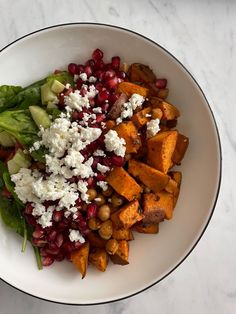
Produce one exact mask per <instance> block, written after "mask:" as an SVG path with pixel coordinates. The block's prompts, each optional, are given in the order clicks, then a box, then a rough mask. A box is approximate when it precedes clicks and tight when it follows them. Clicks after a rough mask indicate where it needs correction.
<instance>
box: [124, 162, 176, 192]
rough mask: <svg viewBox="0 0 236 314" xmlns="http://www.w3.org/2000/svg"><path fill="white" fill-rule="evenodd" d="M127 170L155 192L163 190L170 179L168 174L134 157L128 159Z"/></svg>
mask: <svg viewBox="0 0 236 314" xmlns="http://www.w3.org/2000/svg"><path fill="white" fill-rule="evenodd" d="M128 172H129V173H130V174H131V175H132V176H134V177H135V178H137V179H139V180H140V181H141V182H142V183H143V184H144V185H146V186H147V187H149V189H151V190H152V191H153V192H155V193H158V192H159V191H161V190H163V189H164V188H165V186H166V185H167V183H168V181H169V179H170V178H169V176H168V175H166V174H164V173H162V172H160V171H159V170H157V169H154V168H152V167H150V166H148V165H146V164H144V163H142V162H139V161H137V160H134V159H131V160H129V167H128Z"/></svg>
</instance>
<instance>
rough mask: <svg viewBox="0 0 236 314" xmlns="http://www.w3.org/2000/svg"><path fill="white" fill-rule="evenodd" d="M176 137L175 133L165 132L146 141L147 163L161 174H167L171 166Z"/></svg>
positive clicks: (176, 133)
mask: <svg viewBox="0 0 236 314" xmlns="http://www.w3.org/2000/svg"><path fill="white" fill-rule="evenodd" d="M177 136H178V132H177V131H165V132H159V133H157V135H155V136H153V137H151V138H150V139H148V140H147V162H148V164H149V165H150V166H152V167H154V168H155V169H157V170H160V171H161V172H164V173H167V172H168V170H169V169H170V167H171V166H172V155H173V153H174V150H175V146H176V142H177Z"/></svg>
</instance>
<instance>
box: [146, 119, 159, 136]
mask: <svg viewBox="0 0 236 314" xmlns="http://www.w3.org/2000/svg"><path fill="white" fill-rule="evenodd" d="M159 123H160V119H153V120H151V121H149V122H148V123H147V138H150V137H153V136H155V135H156V134H157V133H158V132H159V131H160V126H159Z"/></svg>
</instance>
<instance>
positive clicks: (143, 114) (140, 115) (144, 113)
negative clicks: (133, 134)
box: [132, 107, 152, 129]
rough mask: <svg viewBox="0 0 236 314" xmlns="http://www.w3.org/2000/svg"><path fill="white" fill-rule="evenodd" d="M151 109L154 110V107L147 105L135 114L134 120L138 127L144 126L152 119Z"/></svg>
mask: <svg viewBox="0 0 236 314" xmlns="http://www.w3.org/2000/svg"><path fill="white" fill-rule="evenodd" d="M151 111H152V108H151V107H147V108H144V109H143V110H140V111H139V112H137V113H135V114H134V115H133V117H132V121H133V123H134V124H135V126H136V127H137V128H138V129H139V128H141V127H142V126H144V125H145V124H146V123H147V122H148V121H150V119H151V114H150V113H151ZM149 115H150V116H149Z"/></svg>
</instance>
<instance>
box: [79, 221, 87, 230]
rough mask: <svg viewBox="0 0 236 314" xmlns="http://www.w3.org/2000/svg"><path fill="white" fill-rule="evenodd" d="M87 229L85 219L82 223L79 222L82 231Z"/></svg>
mask: <svg viewBox="0 0 236 314" xmlns="http://www.w3.org/2000/svg"><path fill="white" fill-rule="evenodd" d="M85 228H87V222H86V221H85V220H84V219H80V221H79V229H80V230H82V229H85Z"/></svg>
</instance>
